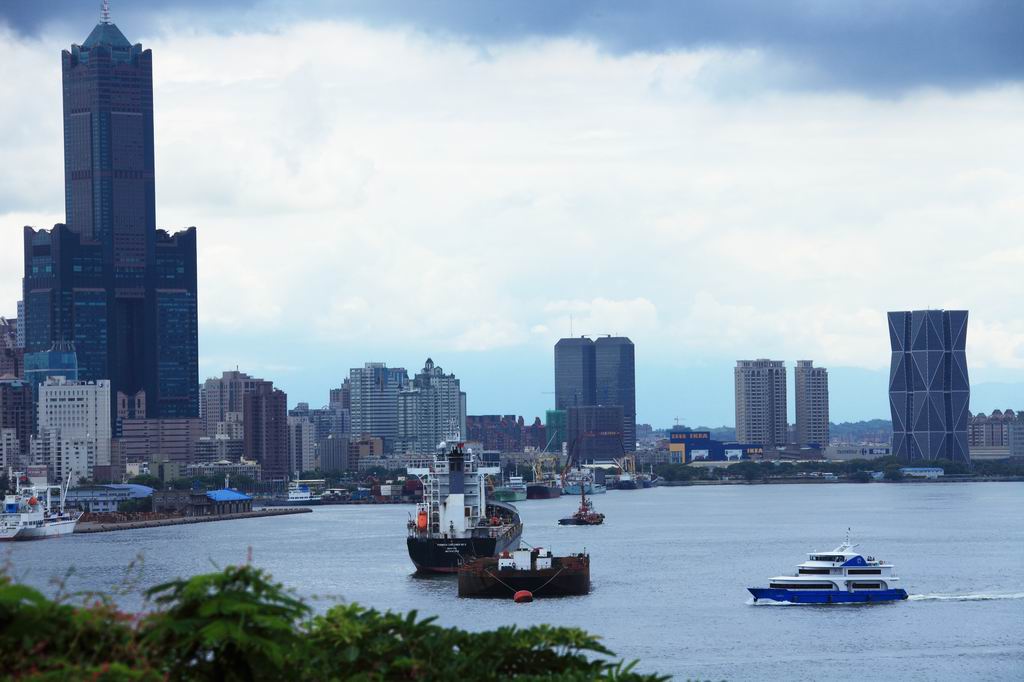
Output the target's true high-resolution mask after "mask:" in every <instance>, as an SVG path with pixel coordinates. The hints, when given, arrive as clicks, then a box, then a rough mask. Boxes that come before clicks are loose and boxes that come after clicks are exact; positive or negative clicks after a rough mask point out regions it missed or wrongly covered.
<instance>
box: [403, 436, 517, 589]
mask: <svg viewBox="0 0 1024 682" xmlns="http://www.w3.org/2000/svg"><path fill="white" fill-rule="evenodd" d="M408 471H409V473H410V474H411V475H414V476H418V477H419V478H420V479H421V480H422V481H423V501H422V502H420V503H419V504H418V505H416V518H415V519H411V520H410V521H409V524H408V529H409V537H408V539H407V540H406V545H407V546H408V549H409V558H410V559H412V562H413V564H415V566H416V570H417V571H419V572H422V573H455V572H457V571H458V570H459V566H461V565H463V564H465V563H467V562H470V561H473V560H475V559H478V558H485V557H494V556H497V555H498V554H501V553H502V552H505V551H507V550H515V549H517V548H518V547H519V539H520V538H521V537H522V534H523V524H522V521H521V520H520V518H519V512H518V511H517V510H516V508H515V507H514V506H512V505H511V504H507V503H504V502H497V501H488V500H487V497H486V496H487V491H486V477H487V475H488V474H497V473H499V468H498V467H496V466H495V467H487V466H480V462H479V461H478V460H477V459H476V457H475V456H473V454H472V452H465V451H464V449H463V446H462V444H461V443H460V444H458V445H456V446H455V447H453V448H452V449H451V450H450V451H448V450H447V447H445V450H444V451H443V454H440V455H438V456H436V457H434V460H433V462H432V463H431V464H430V465H429V466H424V467H409V469H408Z"/></svg>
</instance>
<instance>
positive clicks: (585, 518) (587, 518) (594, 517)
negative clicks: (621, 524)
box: [558, 478, 604, 526]
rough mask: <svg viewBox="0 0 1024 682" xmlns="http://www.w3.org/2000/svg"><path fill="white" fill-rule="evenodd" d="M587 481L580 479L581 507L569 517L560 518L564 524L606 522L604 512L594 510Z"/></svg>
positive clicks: (593, 524)
mask: <svg viewBox="0 0 1024 682" xmlns="http://www.w3.org/2000/svg"><path fill="white" fill-rule="evenodd" d="M587 481H588V479H586V478H584V479H583V480H582V481H580V508H579V509H577V510H576V512H575V513H574V514H573V515H572V516H569V517H567V518H564V519H558V523H559V525H562V526H600V525H601V524H602V523H604V514H599V513H598V512H596V511H594V503H593V502H592V501H591V500H588V499H587Z"/></svg>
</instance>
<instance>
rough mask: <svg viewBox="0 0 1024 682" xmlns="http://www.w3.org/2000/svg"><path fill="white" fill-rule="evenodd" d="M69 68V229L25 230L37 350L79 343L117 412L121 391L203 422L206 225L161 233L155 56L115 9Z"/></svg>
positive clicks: (31, 344)
mask: <svg viewBox="0 0 1024 682" xmlns="http://www.w3.org/2000/svg"><path fill="white" fill-rule="evenodd" d="M62 73H63V94H64V183H65V184H64V195H65V212H66V225H56V226H54V228H53V229H52V230H50V231H45V230H39V231H36V230H33V229H32V228H25V279H24V282H23V289H24V291H23V293H24V296H23V300H24V301H25V323H26V324H25V347H26V351H27V352H39V351H47V350H49V349H50V348H51V347H53V346H54V344H59V343H66V342H72V343H74V345H75V350H76V352H77V354H78V367H79V370H80V373H79V376H80V378H81V379H83V380H89V381H94V380H101V379H103V380H106V379H109V380H110V382H111V407H110V410H109V412H110V414H111V417H112V418H113V416H114V414H115V409H116V408H115V405H116V401H117V399H118V395H119V394H120V395H123V396H127V397H129V398H132V397H134V396H140V398H141V401H142V403H141V404H144V406H145V413H146V416H147V417H150V418H153V417H164V416H167V417H195V416H196V415H197V412H198V333H197V308H196V296H197V290H196V256H195V250H196V244H195V231H194V230H192V229H190V230H188V231H186V232H181V233H178V234H176V235H168V234H167V233H164V232H162V231H161V232H158V231H157V229H156V209H155V185H154V173H153V168H154V159H153V75H152V53H151V52H150V51H149V50H143V49H142V45H139V44H136V45H132V44H131V43H129V41H128V40H127V39H126V38H125V37H124V34H122V33H121V31H120V30H118V28H117V26H115V25H114V24H113V23H111V22H110V20H109V17H108V16H106V14H104V16H103V18H102V19H101V21H100V23H99V24H97V26H96V27H95V28H94V29H93V31H92V32H91V33H90V34H89V36H88V38H86V39H85V42H83V43H82V44H81V45H72V46H71V49H70V50H65V51H64V52H63V54H62ZM128 404H134V401H133V400H128ZM132 416H138V415H132Z"/></svg>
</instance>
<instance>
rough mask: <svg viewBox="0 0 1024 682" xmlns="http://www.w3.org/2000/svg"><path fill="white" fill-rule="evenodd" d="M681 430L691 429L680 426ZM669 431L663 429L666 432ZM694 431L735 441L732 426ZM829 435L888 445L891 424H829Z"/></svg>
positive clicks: (880, 421) (872, 421)
mask: <svg viewBox="0 0 1024 682" xmlns="http://www.w3.org/2000/svg"><path fill="white" fill-rule="evenodd" d="M680 426H682V428H684V429H686V428H691V427H688V426H685V425H680ZM668 430H669V429H665V431H666V432H667V431H668ZM692 430H694V431H710V432H711V437H712V438H714V439H715V440H720V441H724V442H726V443H728V442H731V441H735V440H736V428H735V427H733V426H719V427H714V428H713V427H710V426H696V427H692ZM829 435H830V436H831V437H832V440H838V441H841V442H844V443H861V442H871V443H888V442H889V441H890V440H892V422H891V421H889V420H888V419H870V420H868V421H860V422H840V423H839V424H835V423H830V424H829Z"/></svg>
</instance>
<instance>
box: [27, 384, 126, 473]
mask: <svg viewBox="0 0 1024 682" xmlns="http://www.w3.org/2000/svg"><path fill="white" fill-rule="evenodd" d="M36 423H37V425H38V427H37V430H38V433H39V434H40V435H42V434H43V433H44V432H47V431H56V432H59V433H60V436H61V437H62V438H64V439H67V440H77V439H82V440H86V441H92V442H94V443H95V464H97V465H99V466H109V465H110V436H111V432H110V382H109V381H107V380H106V379H101V380H99V381H68V380H67V379H65V378H64V377H49V378H47V379H46V381H44V382H43V383H42V384H40V385H39V403H38V413H37V422H36ZM41 463H42V462H40V464H41Z"/></svg>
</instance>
